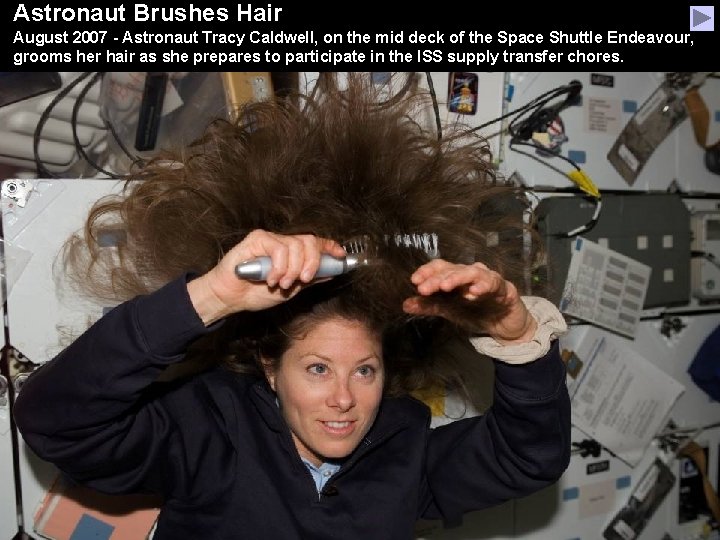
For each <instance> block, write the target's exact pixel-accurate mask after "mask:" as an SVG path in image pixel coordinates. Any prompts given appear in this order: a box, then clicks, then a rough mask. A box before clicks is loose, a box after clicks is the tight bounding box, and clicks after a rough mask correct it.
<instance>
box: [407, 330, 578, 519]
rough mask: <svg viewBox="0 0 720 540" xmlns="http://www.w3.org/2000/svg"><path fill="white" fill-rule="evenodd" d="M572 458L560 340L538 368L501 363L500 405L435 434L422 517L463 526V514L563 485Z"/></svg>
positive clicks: (430, 447)
mask: <svg viewBox="0 0 720 540" xmlns="http://www.w3.org/2000/svg"><path fill="white" fill-rule="evenodd" d="M569 460H570V400H569V397H568V392H567V388H566V386H565V365H564V364H563V362H562V361H561V359H560V354H559V347H558V343H557V341H555V342H554V343H553V345H552V346H551V348H550V350H549V351H548V353H547V354H546V355H545V356H543V357H542V358H539V359H537V360H535V361H533V362H530V363H524V364H508V363H505V362H500V361H495V390H494V400H493V405H492V407H491V408H490V409H489V410H488V411H487V413H486V414H484V415H483V416H480V417H475V418H467V419H463V420H459V421H456V422H452V423H450V424H448V425H445V426H441V427H438V428H436V429H434V430H432V431H431V433H430V435H429V440H428V446H427V462H426V474H427V477H426V480H427V485H426V489H427V491H426V497H425V499H424V500H423V501H421V512H420V515H421V517H423V518H426V519H443V520H444V521H445V523H446V525H448V526H453V525H458V524H459V523H460V522H461V521H462V514H464V513H465V512H469V511H471V510H479V509H482V508H486V507H489V506H493V505H496V504H500V503H502V502H504V501H506V500H509V499H513V498H518V497H523V496H525V495H528V494H530V493H532V492H534V491H537V490H539V489H541V488H543V487H545V486H548V485H550V484H552V483H554V482H556V481H557V480H558V479H559V478H560V476H561V475H562V473H563V472H564V471H565V469H566V468H567V466H568V464H569Z"/></svg>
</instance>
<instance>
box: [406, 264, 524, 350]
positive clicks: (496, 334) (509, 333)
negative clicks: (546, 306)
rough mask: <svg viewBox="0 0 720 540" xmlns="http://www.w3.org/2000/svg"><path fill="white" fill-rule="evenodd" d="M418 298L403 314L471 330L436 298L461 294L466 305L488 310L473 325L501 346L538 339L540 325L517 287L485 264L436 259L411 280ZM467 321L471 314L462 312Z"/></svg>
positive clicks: (419, 270)
mask: <svg viewBox="0 0 720 540" xmlns="http://www.w3.org/2000/svg"><path fill="white" fill-rule="evenodd" d="M410 279H411V280H412V282H413V284H414V285H415V287H416V288H417V292H418V296H413V297H411V298H408V299H407V300H405V302H404V303H403V310H404V311H405V312H406V313H410V314H412V315H430V316H439V317H443V318H446V319H448V320H449V321H451V322H455V323H458V324H461V325H463V326H466V327H467V326H468V321H467V320H458V318H459V316H458V312H457V311H456V310H454V309H452V307H450V306H451V305H452V303H457V301H455V302H452V303H450V304H448V302H438V301H436V300H435V299H434V298H433V296H434V295H437V294H441V293H457V295H458V296H459V298H458V299H457V300H460V302H462V303H463V304H465V305H467V304H470V305H477V306H480V305H481V304H482V306H483V307H484V308H486V309H483V310H482V311H483V312H484V314H482V315H479V317H478V318H479V319H480V320H474V321H472V326H474V328H473V330H476V331H478V332H482V333H485V334H487V335H489V336H490V337H492V338H493V339H495V340H496V341H497V342H499V343H501V344H504V345H510V344H513V343H523V342H527V341H530V339H532V337H533V336H534V335H535V331H536V329H537V322H536V321H535V319H534V318H533V316H532V315H531V314H530V312H529V311H528V310H527V308H526V307H525V304H524V303H523V302H522V300H521V299H520V294H519V293H518V290H517V288H516V287H515V285H513V284H512V283H510V282H509V281H507V280H506V279H505V278H503V277H502V276H501V275H500V274H499V273H498V272H495V271H494V270H490V269H489V268H488V267H487V266H485V265H484V264H483V263H480V262H476V263H473V264H469V265H467V264H454V263H450V262H448V261H445V260H443V259H435V260H433V261H431V262H429V263H427V264H424V265H423V266H421V267H420V268H418V269H417V270H416V271H415V273H413V275H412V276H411V278H410ZM462 311H463V316H462V318H463V319H465V318H466V315H465V314H466V313H467V311H468V310H466V309H465V310H462Z"/></svg>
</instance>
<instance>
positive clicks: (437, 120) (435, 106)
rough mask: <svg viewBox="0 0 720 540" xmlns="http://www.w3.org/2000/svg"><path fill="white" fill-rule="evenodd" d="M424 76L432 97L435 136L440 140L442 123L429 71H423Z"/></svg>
mask: <svg viewBox="0 0 720 540" xmlns="http://www.w3.org/2000/svg"><path fill="white" fill-rule="evenodd" d="M425 78H426V79H427V84H428V89H429V90H430V97H432V103H433V111H434V113H435V125H436V126H437V138H438V141H440V140H442V123H441V122H440V107H438V100H437V94H435V85H434V84H433V80H432V77H431V76H430V72H429V71H426V72H425Z"/></svg>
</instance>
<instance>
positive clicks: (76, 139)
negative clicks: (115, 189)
mask: <svg viewBox="0 0 720 540" xmlns="http://www.w3.org/2000/svg"><path fill="white" fill-rule="evenodd" d="M103 75H104V72H102V71H98V72H96V73H95V75H93V77H92V78H91V79H90V81H89V82H88V83H87V84H85V86H84V87H83V89H82V91H81V92H80V94H79V95H78V97H77V98H76V99H75V104H74V105H73V110H72V117H71V120H70V124H71V125H72V134H73V142H74V143H75V149H76V150H77V152H78V154H79V155H80V157H81V158H83V159H84V160H85V161H86V162H87V163H88V164H89V165H90V166H91V167H92V168H93V169H95V170H96V171H98V172H101V173H103V174H105V175H107V176H109V177H110V178H123V177H122V176H118V175H117V174H115V173H112V172H109V171H107V170H105V169H103V168H102V167H101V166H100V165H98V164H97V163H95V161H94V160H92V159H90V156H88V155H87V153H86V152H85V148H83V145H82V143H81V142H80V138H79V137H78V134H77V119H78V113H79V111H80V107H81V106H82V104H83V103H84V102H85V96H86V95H87V93H88V92H89V91H90V89H91V88H92V87H93V86H95V85H96V84H97V82H98V81H99V80H100V79H101V78H102V77H103Z"/></svg>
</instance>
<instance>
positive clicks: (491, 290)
mask: <svg viewBox="0 0 720 540" xmlns="http://www.w3.org/2000/svg"><path fill="white" fill-rule="evenodd" d="M411 281H412V283H413V284H414V285H415V286H416V287H417V291H418V293H419V294H420V295H422V296H430V295H432V294H435V293H438V292H451V291H458V292H459V293H460V294H462V296H463V297H464V298H465V299H466V300H470V301H472V300H476V299H478V298H479V297H481V296H488V295H492V296H494V297H495V298H496V300H497V301H500V302H505V301H508V302H512V301H514V299H515V298H517V289H516V288H515V286H514V285H513V284H512V283H510V282H508V281H506V280H505V279H504V278H503V277H502V276H501V275H500V274H499V273H498V272H496V271H494V270H490V269H489V268H488V267H487V266H486V265H485V264H483V263H480V262H476V263H473V264H470V265H466V264H453V263H449V262H447V261H445V260H442V259H435V260H433V261H431V262H429V263H427V264H425V265H423V266H421V267H420V268H418V269H417V271H415V273H414V274H413V275H412V276H411Z"/></svg>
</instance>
